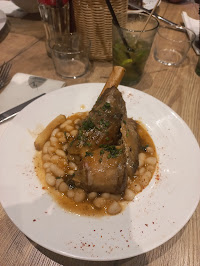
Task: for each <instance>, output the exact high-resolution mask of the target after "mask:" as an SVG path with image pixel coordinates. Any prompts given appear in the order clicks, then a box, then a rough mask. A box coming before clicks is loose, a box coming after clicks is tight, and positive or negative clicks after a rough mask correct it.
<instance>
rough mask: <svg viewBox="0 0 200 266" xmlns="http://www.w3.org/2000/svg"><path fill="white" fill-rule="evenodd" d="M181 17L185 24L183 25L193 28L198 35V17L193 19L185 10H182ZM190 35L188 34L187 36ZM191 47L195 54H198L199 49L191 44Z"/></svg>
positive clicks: (199, 52)
mask: <svg viewBox="0 0 200 266" xmlns="http://www.w3.org/2000/svg"><path fill="white" fill-rule="evenodd" d="M181 15H182V19H183V22H184V24H185V27H186V28H188V29H190V30H193V31H194V33H195V34H196V35H197V36H198V35H199V20H198V19H193V18H191V17H189V16H188V14H187V13H186V12H184V11H183V12H182V14H181ZM189 37H190V36H189ZM193 48H194V50H195V52H196V54H197V55H200V50H199V49H198V48H197V47H196V46H195V45H194V44H193Z"/></svg>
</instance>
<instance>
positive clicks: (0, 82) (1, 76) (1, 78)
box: [0, 62, 12, 89]
mask: <svg viewBox="0 0 200 266" xmlns="http://www.w3.org/2000/svg"><path fill="white" fill-rule="evenodd" d="M11 66H12V64H11V63H9V62H6V63H5V62H4V63H3V65H1V67H0V89H2V88H3V87H4V86H5V85H6V84H7V82H8V76H9V72H10V69H11Z"/></svg>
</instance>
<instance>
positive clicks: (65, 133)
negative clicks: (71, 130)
mask: <svg viewBox="0 0 200 266" xmlns="http://www.w3.org/2000/svg"><path fill="white" fill-rule="evenodd" d="M64 135H65V138H66V140H67V132H66V131H64Z"/></svg>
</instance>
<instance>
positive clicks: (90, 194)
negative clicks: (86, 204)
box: [88, 192, 97, 200]
mask: <svg viewBox="0 0 200 266" xmlns="http://www.w3.org/2000/svg"><path fill="white" fill-rule="evenodd" d="M96 197H97V193H96V192H90V193H89V194H88V199H89V200H93V199H95V198H96Z"/></svg>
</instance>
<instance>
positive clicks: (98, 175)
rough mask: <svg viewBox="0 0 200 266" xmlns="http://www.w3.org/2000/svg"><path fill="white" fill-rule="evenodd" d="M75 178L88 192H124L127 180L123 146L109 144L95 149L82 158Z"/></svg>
mask: <svg viewBox="0 0 200 266" xmlns="http://www.w3.org/2000/svg"><path fill="white" fill-rule="evenodd" d="M109 149H110V151H109ZM74 180H75V182H76V184H79V186H80V187H82V188H84V189H85V190H86V191H88V192H92V191H95V192H99V193H100V192H109V193H113V194H119V193H121V192H123V191H124V189H125V187H126V182H127V173H126V158H125V156H124V154H123V148H122V147H116V146H107V148H106V147H105V148H100V149H97V150H95V151H94V152H93V153H91V154H90V155H89V156H86V157H85V158H84V159H83V160H82V162H81V168H80V170H79V171H78V172H77V174H76V176H75V177H74Z"/></svg>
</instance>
